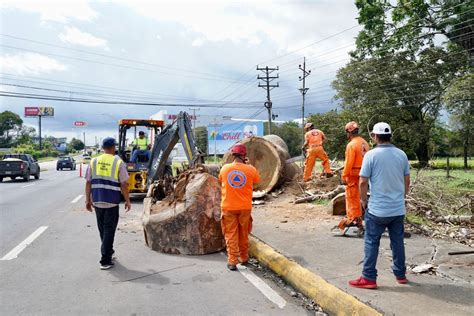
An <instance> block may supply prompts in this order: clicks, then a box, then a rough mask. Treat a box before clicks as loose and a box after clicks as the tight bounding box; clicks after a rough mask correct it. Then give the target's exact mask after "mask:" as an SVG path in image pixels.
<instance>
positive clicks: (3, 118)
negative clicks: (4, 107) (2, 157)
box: [0, 111, 23, 147]
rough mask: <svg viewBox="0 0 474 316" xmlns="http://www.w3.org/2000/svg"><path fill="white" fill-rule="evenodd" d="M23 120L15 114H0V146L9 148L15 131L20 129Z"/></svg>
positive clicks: (8, 112)
mask: <svg viewBox="0 0 474 316" xmlns="http://www.w3.org/2000/svg"><path fill="white" fill-rule="evenodd" d="M22 125H23V120H22V119H21V118H20V116H19V115H18V114H16V113H13V112H11V111H3V112H2V113H0V146H2V147H3V146H5V147H10V146H11V144H12V141H13V138H14V136H15V131H18V130H20V129H21V127H22Z"/></svg>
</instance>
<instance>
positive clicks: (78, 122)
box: [74, 121, 87, 127]
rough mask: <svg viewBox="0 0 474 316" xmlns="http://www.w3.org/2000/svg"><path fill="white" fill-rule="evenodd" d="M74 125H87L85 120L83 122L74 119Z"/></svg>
mask: <svg viewBox="0 0 474 316" xmlns="http://www.w3.org/2000/svg"><path fill="white" fill-rule="evenodd" d="M74 126H75V127H86V126H87V123H86V122H83V121H75V122H74Z"/></svg>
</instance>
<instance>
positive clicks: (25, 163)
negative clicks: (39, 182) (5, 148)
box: [0, 154, 41, 182]
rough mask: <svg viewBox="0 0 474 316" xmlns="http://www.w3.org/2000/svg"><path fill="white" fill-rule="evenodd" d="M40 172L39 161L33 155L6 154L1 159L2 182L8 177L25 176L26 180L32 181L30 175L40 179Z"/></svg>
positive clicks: (0, 172)
mask: <svg viewBox="0 0 474 316" xmlns="http://www.w3.org/2000/svg"><path fill="white" fill-rule="evenodd" d="M40 172H41V170H40V166H39V164H38V161H37V160H36V159H35V158H33V157H32V156H31V155H27V154H6V155H4V156H3V159H2V160H1V161H0V182H2V181H3V178H6V177H10V178H11V179H12V180H15V179H16V178H23V180H24V181H30V176H34V177H35V179H39V177H40Z"/></svg>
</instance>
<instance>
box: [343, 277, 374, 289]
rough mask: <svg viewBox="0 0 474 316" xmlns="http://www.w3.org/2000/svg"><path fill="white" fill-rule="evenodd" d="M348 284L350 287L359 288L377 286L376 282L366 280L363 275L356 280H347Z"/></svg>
mask: <svg viewBox="0 0 474 316" xmlns="http://www.w3.org/2000/svg"><path fill="white" fill-rule="evenodd" d="M349 285H350V286H352V287H357V288H360V289H376V288H377V282H376V281H372V280H368V279H366V278H364V277H360V278H358V279H356V280H352V281H349Z"/></svg>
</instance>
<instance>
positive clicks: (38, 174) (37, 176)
mask: <svg viewBox="0 0 474 316" xmlns="http://www.w3.org/2000/svg"><path fill="white" fill-rule="evenodd" d="M39 178H40V171H39V170H38V172H37V173H36V174H35V179H36V180H38V179H39Z"/></svg>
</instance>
